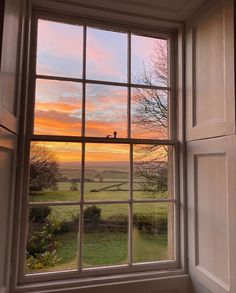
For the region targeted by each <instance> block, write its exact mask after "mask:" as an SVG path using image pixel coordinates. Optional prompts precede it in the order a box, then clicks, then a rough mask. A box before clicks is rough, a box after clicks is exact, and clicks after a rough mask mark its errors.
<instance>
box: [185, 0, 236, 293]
mask: <svg viewBox="0 0 236 293" xmlns="http://www.w3.org/2000/svg"><path fill="white" fill-rule="evenodd" d="M233 2H234V1H232V0H225V1H222V0H218V1H210V4H208V5H205V7H203V8H202V10H201V11H199V14H198V15H196V16H195V17H194V18H193V19H191V21H189V22H188V24H187V30H186V44H187V45H186V55H187V56H186V58H187V59H186V91H187V95H186V103H187V111H186V120H187V121H186V132H187V133H186V134H187V169H188V170H187V173H188V181H187V184H188V228H189V229H188V235H189V237H188V244H189V269H190V275H191V277H192V279H193V284H192V287H193V291H194V292H200V293H202V292H208V291H209V292H213V293H217V292H219V293H226V292H231V293H233V292H236V283H235V275H236V267H235V264H236V250H235V247H236V246H235V238H236V234H235V227H236V226H235V223H236V217H235V215H236V200H235V199H236V191H235V190H236V188H235V187H236V186H235V174H236V137H235V85H234V80H235V76H234V7H233Z"/></svg>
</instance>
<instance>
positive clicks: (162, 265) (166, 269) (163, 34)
mask: <svg viewBox="0 0 236 293" xmlns="http://www.w3.org/2000/svg"><path fill="white" fill-rule="evenodd" d="M37 18H45V19H48V20H49V19H50V20H55V21H59V22H60V21H63V20H64V21H65V22H66V23H76V24H85V25H91V26H94V27H98V28H110V29H112V28H113V29H114V30H120V31H124V32H132V33H136V34H138V35H145V36H152V37H160V38H167V39H168V40H169V42H170V43H171V45H170V48H171V50H170V52H169V55H170V68H172V70H171V72H170V85H168V87H167V88H165V87H164V88H163V87H155V88H157V89H168V90H170V100H169V101H171V103H169V108H170V109H171V110H170V118H171V121H170V125H172V126H174V125H177V124H178V123H177V120H179V119H177V116H178V114H179V113H178V112H179V110H178V109H179V108H177V103H176V81H177V80H176V78H175V74H176V71H175V69H174V68H175V65H176V60H175V58H176V55H177V54H176V50H175V48H176V33H174V32H172V31H169V30H166V31H165V30H163V29H160V30H158V29H156V28H152V27H147V28H143V26H142V25H141V26H138V25H132V24H130V25H129V26H127V24H124V25H123V24H121V25H120V24H118V23H114V22H112V23H110V22H109V21H101V20H97V19H93V18H90V17H89V18H87V17H84V16H81V15H78V16H76V17H75V16H72V15H69V16H68V15H64V14H62V13H54V12H53V13H51V12H48V11H46V10H45V11H44V10H41V9H39V10H35V11H34V14H33V15H31V23H29V24H30V25H29V32H30V34H29V35H30V42H29V40H28V44H29V45H30V48H31V49H30V50H29V51H28V57H27V58H26V59H27V60H26V61H25V64H26V67H28V66H29V68H28V77H29V78H28V79H27V80H26V84H25V86H26V91H25V92H26V93H27V94H26V101H27V103H26V104H27V109H25V113H24V114H25V115H24V119H23V123H22V124H23V125H24V127H26V131H25V133H23V132H22V133H21V142H22V144H21V146H20V153H21V154H22V151H24V154H25V155H22V156H21V160H23V161H24V166H25V167H24V169H21V170H20V168H19V172H20V174H21V175H20V177H19V178H21V181H22V182H23V183H22V186H21V188H22V192H21V193H20V198H21V201H22V208H21V209H22V211H23V212H22V213H21V212H19V213H18V215H17V213H16V217H17V216H18V218H19V219H21V223H19V224H20V227H21V230H20V234H21V236H20V237H18V241H19V242H18V244H17V245H15V246H16V249H15V254H16V255H17V259H16V261H15V262H13V263H15V264H16V267H15V269H14V271H15V285H16V284H17V283H18V284H32V283H37V282H39V281H40V282H47V281H57V280H65V282H66V280H67V281H68V282H70V280H71V279H73V280H74V281H75V282H79V283H81V282H87V281H88V280H89V279H88V278H90V277H99V278H104V277H105V278H106V277H107V276H110V277H109V278H113V279H116V278H118V280H120V279H122V280H130V279H134V280H137V279H139V278H140V276H143V274H145V275H146V276H149V277H154V276H159V277H160V276H170V275H177V274H181V273H183V272H185V271H186V268H185V264H184V262H185V257H183V255H182V256H181V254H180V251H181V252H182V253H183V251H184V250H185V248H184V245H183V244H181V242H184V239H185V237H183V236H181V235H180V230H181V229H180V221H181V218H183V217H184V216H183V215H181V217H180V205H181V197H180V191H179V189H180V184H179V173H180V172H179V168H180V167H179V166H180V165H182V163H181V164H179V162H180V159H181V157H182V155H181V156H179V149H180V147H179V135H178V134H177V132H178V130H177V129H176V127H175V129H174V127H173V128H172V129H170V133H171V136H172V139H170V140H155V141H153V140H150V139H146V140H145V139H142V140H139V139H130V138H127V139H117V140H116V143H117V142H119V143H131V141H132V143H145V142H146V143H152V142H154V143H155V144H158V145H171V146H173V148H174V156H175V159H174V160H175V167H174V174H175V198H174V199H173V200H167V202H175V206H176V208H175V224H174V231H175V244H174V247H175V260H173V261H172V260H170V261H159V262H154V263H143V264H134V265H133V266H132V268H130V266H127V265H120V266H110V267H102V268H92V269H86V270H84V271H81V272H78V271H74V270H73V271H64V272H50V273H38V274H32V275H24V270H23V269H22V268H23V267H24V263H25V257H24V256H23V257H22V256H20V253H19V252H22V251H23V250H22V249H24V247H25V240H26V234H27V230H26V227H27V224H26V221H27V217H26V214H27V213H26V211H27V209H28V203H27V196H23V194H28V179H27V177H28V167H27V162H28V158H29V145H30V144H29V142H30V141H31V140H37V141H38V140H41V141H65V137H64V138H63V139H62V138H61V137H59V136H53V137H52V136H51V138H49V136H45V135H33V136H32V126H33V123H32V121H33V116H32V115H33V111H32V109H33V107H34V105H33V98H32V97H34V84H35V77H34V72H35V67H36V66H35V65H36V63H35V62H36V58H35V52H36V46H35V44H36V37H37V34H36V31H35V26H34V25H32V24H33V23H36V19H37ZM78 20H79V21H78ZM29 60H30V61H31V62H29ZM32 60H33V62H32ZM129 70H130V64H129ZM84 74H85V73H83V78H82V79H81V80H78V79H77V81H80V82H82V84H83V85H84V86H85V75H84ZM129 76H130V74H129ZM41 77H42V76H41ZM49 78H50V77H49ZM58 80H66V79H65V78H58ZM67 80H70V81H76V79H74V78H68V79H67ZM86 82H87V81H86ZM91 82H93V83H97V84H107V85H120V86H122V85H123V86H126V87H129V88H130V86H131V85H132V86H134V84H131V81H130V80H129V81H128V82H127V83H114V82H104V81H101V82H100V81H91ZM138 87H141V86H140V85H138ZM147 87H149V86H147ZM84 98H85V97H84V95H83V103H84ZM129 101H130V90H129ZM129 107H130V103H129ZM83 108H84V105H83ZM83 112H84V111H83ZM30 113H31V115H30ZM84 113H85V112H84ZM82 119H85V115H83V118H82ZM128 119H130V117H129V118H128ZM83 124H84V123H83ZM129 133H130V129H129ZM67 138H68V139H67V141H70V142H82V144H83V145H84V143H85V141H86V142H95V143H96V142H97V143H99V142H103V143H104V142H105V143H112V141H111V139H106V138H86V139H85V138H84V137H80V138H79V137H77V138H76V137H67ZM182 166H183V165H182ZM22 176H23V177H22ZM23 178H24V180H23ZM19 187H20V184H19ZM82 188H83V187H82ZM160 201H163V200H160ZM165 201H166V200H165ZM146 202H150V201H147V200H146ZM155 202H157V200H155ZM103 203H106V202H103ZM109 203H111V201H109ZM127 203H129V201H127ZM64 204H65V203H62V205H64ZM45 205H48V204H47V203H46V204H45ZM81 219H82V217H81ZM131 225H132V224H131ZM18 236H19V235H18ZM131 245H132V241H130V243H129V246H131ZM181 245H182V246H181ZM80 259H81V258H80ZM103 281H104V279H103ZM90 282H92V283H93V281H90Z"/></svg>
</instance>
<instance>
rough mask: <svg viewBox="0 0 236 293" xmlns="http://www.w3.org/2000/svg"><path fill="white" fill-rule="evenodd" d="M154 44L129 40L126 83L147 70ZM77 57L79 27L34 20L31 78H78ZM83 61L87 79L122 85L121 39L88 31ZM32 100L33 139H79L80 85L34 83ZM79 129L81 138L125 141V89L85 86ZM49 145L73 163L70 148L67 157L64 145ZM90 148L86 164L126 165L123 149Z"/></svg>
mask: <svg viewBox="0 0 236 293" xmlns="http://www.w3.org/2000/svg"><path fill="white" fill-rule="evenodd" d="M155 42H156V39H153V38H147V37H141V36H132V45H131V48H132V74H131V75H132V77H134V78H135V76H137V74H138V73H140V72H143V68H144V66H146V67H148V64H149V62H150V56H151V55H152V54H153V48H154V47H155ZM82 56H83V28H82V26H77V25H69V24H63V23H57V22H52V21H46V20H39V23H38V42H37V66H36V72H37V74H41V75H54V76H60V77H73V78H82V61H83V60H82ZM86 56H87V58H86V78H87V79H94V80H104V81H116V82H127V34H125V33H119V32H111V31H105V30H99V29H94V28H89V27H88V28H87V51H86ZM35 100H36V101H35V102H36V103H35V130H34V131H35V134H51V135H53V134H54V135H72V136H73V135H78V136H81V115H82V111H81V108H82V85H81V83H78V82H68V81H53V80H45V79H37V81H36V93H35ZM85 127H86V135H87V136H98V137H106V136H107V135H109V134H112V133H113V131H117V132H118V137H127V88H125V87H119V86H105V85H95V84H87V86H86V124H85ZM52 145H53V147H54V148H56V149H57V150H58V152H60V151H61V154H63V155H62V157H63V158H64V159H62V160H64V161H73V158H74V156H75V155H76V154H77V153H78V151H79V149H80V147H78V145H75V144H70V147H71V146H73V147H71V148H70V151H69V150H68V146H67V147H65V144H64V147H63V144H57V143H54V144H52ZM49 147H51V146H50V145H49ZM93 148H94V146H93ZM96 148H97V151H93V152H91V156H90V157H88V160H90V161H97V160H98V158H101V157H103V158H105V160H107V161H109V160H111V159H112V160H114V161H115V160H120V161H124V160H126V156H127V154H126V152H127V150H126V148H127V146H114V147H113V148H111V147H110V146H108V145H107V146H103V147H101V146H98V145H97V146H96ZM63 149H64V151H63ZM66 149H67V150H66ZM105 154H106V156H105ZM104 156H105V157H104ZM62 157H61V158H62Z"/></svg>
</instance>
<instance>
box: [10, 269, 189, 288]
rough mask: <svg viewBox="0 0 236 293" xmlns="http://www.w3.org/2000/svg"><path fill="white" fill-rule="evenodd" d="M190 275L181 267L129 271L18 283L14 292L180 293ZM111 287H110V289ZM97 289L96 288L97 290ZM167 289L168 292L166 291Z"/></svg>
mask: <svg viewBox="0 0 236 293" xmlns="http://www.w3.org/2000/svg"><path fill="white" fill-rule="evenodd" d="M188 284H189V275H188V274H185V273H184V271H183V270H180V269H178V270H168V271H161V272H160V271H159V272H142V273H132V274H131V273H130V274H125V275H124V274H123V275H121V274H120V275H113V276H102V277H93V278H92V277H91V278H80V279H79V280H78V279H69V280H57V281H53V282H52V281H51V282H44V283H42V282H41V283H30V284H22V285H18V286H17V287H16V288H15V290H13V292H14V293H28V292H38V293H39V292H40V293H50V292H71V293H75V292H80V293H90V292H91V293H92V292H102V293H111V290H112V292H113V293H116V292H117V293H118V292H122V293H126V292H127V293H130V292H135V293H139V292H140V293H143V292H144V291H146V292H154V290H155V292H163V290H165V292H166V293H171V292H172V291H170V292H169V291H168V290H177V292H179V293H188V292H189V291H188V290H187V289H188ZM111 286H112V288H111ZM97 290H99V291H97ZM166 290H167V291H166Z"/></svg>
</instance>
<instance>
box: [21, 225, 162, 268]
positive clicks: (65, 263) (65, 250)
mask: <svg viewBox="0 0 236 293" xmlns="http://www.w3.org/2000/svg"><path fill="white" fill-rule="evenodd" d="M57 241H58V242H59V247H58V251H57V254H58V256H59V258H60V259H61V260H60V261H59V262H58V263H57V264H56V265H55V266H53V267H50V268H44V269H38V270H35V269H34V270H30V269H28V268H27V273H33V272H48V271H60V270H68V269H76V268H77V267H78V255H77V249H78V235H77V233H76V232H67V233H63V234H59V235H57ZM133 243H134V252H133V254H134V262H143V261H151V260H152V261H153V260H163V259H167V236H166V235H156V234H148V233H140V232H139V231H138V230H137V229H136V228H135V229H134V231H133ZM127 246H128V236H127V233H125V232H97V231H93V232H90V233H85V235H84V244H83V255H84V257H83V267H91V266H104V265H118V264H126V263H127V258H128V256H127V251H128V249H127Z"/></svg>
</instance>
